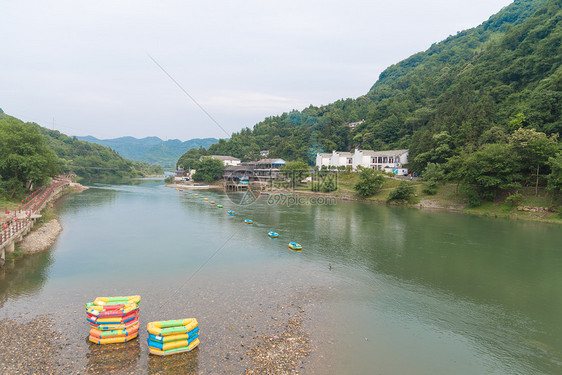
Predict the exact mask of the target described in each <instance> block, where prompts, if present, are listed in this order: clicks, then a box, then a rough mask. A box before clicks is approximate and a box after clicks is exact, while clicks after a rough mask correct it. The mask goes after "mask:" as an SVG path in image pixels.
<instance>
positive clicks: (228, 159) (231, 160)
mask: <svg viewBox="0 0 562 375" xmlns="http://www.w3.org/2000/svg"><path fill="white" fill-rule="evenodd" d="M210 158H212V159H217V160H220V161H222V163H223V164H224V166H225V167H226V166H228V165H240V159H238V158H235V157H233V156H225V155H211V156H210Z"/></svg>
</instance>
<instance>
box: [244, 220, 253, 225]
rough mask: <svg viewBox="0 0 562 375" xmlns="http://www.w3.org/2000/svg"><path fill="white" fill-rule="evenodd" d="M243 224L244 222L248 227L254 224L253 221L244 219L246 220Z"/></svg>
mask: <svg viewBox="0 0 562 375" xmlns="http://www.w3.org/2000/svg"><path fill="white" fill-rule="evenodd" d="M244 222H245V223H246V224H248V225H252V224H254V221H253V220H250V219H246V220H244Z"/></svg>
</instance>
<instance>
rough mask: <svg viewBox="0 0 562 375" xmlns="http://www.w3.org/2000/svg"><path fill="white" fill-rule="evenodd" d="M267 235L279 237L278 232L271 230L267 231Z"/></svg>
mask: <svg viewBox="0 0 562 375" xmlns="http://www.w3.org/2000/svg"><path fill="white" fill-rule="evenodd" d="M267 235H268V236H269V237H271V238H279V233H277V232H274V231H271V232H267Z"/></svg>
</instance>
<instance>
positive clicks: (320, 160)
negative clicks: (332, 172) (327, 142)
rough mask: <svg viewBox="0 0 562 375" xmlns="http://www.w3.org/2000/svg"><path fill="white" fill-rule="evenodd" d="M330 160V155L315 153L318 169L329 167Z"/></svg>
mask: <svg viewBox="0 0 562 375" xmlns="http://www.w3.org/2000/svg"><path fill="white" fill-rule="evenodd" d="M331 159H332V154H324V153H317V154H316V166H317V167H318V168H322V167H324V166H325V167H329V166H330V161H331Z"/></svg>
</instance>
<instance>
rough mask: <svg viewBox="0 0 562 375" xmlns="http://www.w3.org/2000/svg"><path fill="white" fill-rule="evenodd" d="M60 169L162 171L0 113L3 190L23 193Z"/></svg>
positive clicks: (90, 173) (103, 173)
mask: <svg viewBox="0 0 562 375" xmlns="http://www.w3.org/2000/svg"><path fill="white" fill-rule="evenodd" d="M59 172H62V173H66V172H74V173H76V174H77V175H79V176H81V177H85V178H94V177H95V178H99V177H108V176H114V177H140V176H144V175H151V174H162V173H163V170H162V168H161V167H160V166H158V165H148V164H147V163H143V162H132V161H130V160H127V159H124V158H122V157H121V156H120V155H119V154H117V153H116V152H115V151H113V150H111V149H110V148H109V147H103V146H100V145H97V144H92V143H88V142H84V141H79V140H77V139H76V138H73V137H69V136H67V135H64V134H62V133H60V132H58V131H53V130H49V129H46V128H43V127H41V126H39V125H37V124H35V123H24V122H22V121H20V120H18V119H16V118H14V117H11V116H8V115H6V114H4V113H0V194H1V195H5V196H8V197H11V198H14V197H15V196H17V195H22V194H24V193H25V191H26V190H29V189H30V188H31V187H32V185H33V186H35V187H37V186H38V185H41V184H44V183H45V182H47V181H48V179H49V178H50V177H53V176H56V175H57V174H58V173H59Z"/></svg>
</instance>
